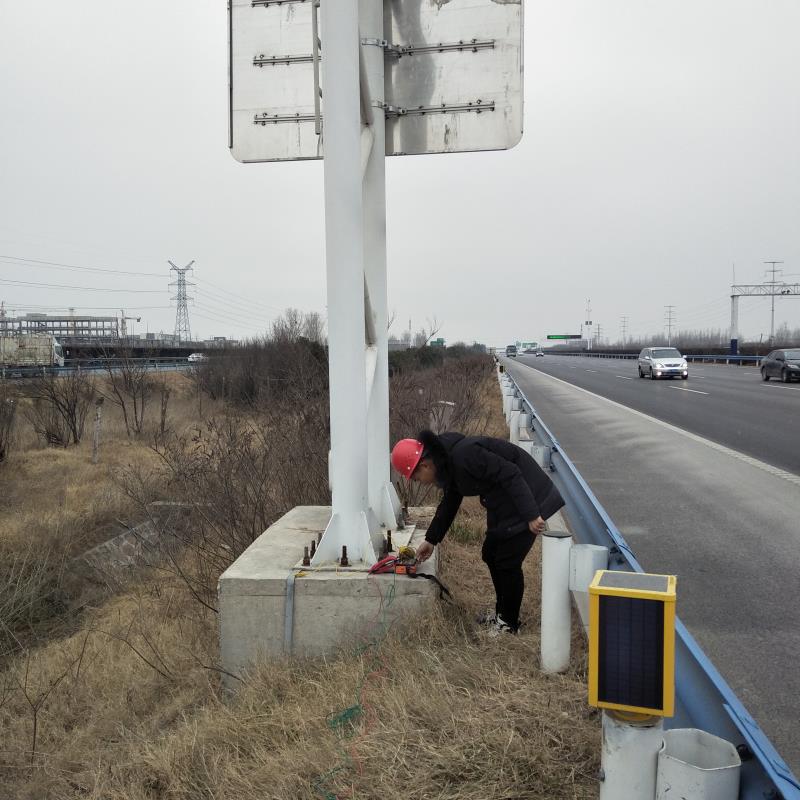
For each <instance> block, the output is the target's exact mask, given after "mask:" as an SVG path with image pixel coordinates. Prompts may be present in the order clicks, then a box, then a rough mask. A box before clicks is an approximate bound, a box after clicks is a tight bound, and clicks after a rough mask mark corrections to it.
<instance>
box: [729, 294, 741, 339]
mask: <svg viewBox="0 0 800 800" xmlns="http://www.w3.org/2000/svg"><path fill="white" fill-rule="evenodd" d="M738 339H739V295H737V294H732V295H731V343H733V341H734V340H738Z"/></svg>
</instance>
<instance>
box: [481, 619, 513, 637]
mask: <svg viewBox="0 0 800 800" xmlns="http://www.w3.org/2000/svg"><path fill="white" fill-rule="evenodd" d="M504 633H511V634H515V633H516V631H515V630H514V628H512V627H511V626H510V625H509V624H508V623H507V622H506V621H505V620H504V619H503V618H502V617H501V616H500V615H499V614H498V615H497V619H496V620H495V622H494V625H493V626H492V627H490V628H489V631H488V635H489V636H491V637H492V638H493V639H494V638H496V637H498V636H502V635H503V634H504Z"/></svg>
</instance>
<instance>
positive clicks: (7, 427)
mask: <svg viewBox="0 0 800 800" xmlns="http://www.w3.org/2000/svg"><path fill="white" fill-rule="evenodd" d="M16 413H17V399H16V397H14V396H13V395H12V394H11V392H10V391H9V390H8V389H7V388H6V387H5V386H3V385H2V384H0V464H2V463H3V462H4V461H6V460H7V459H8V456H9V454H10V453H11V446H12V444H13V439H14V419H15V417H16Z"/></svg>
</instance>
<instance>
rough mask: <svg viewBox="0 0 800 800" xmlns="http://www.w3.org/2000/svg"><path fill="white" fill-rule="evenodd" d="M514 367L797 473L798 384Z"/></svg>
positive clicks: (587, 361)
mask: <svg viewBox="0 0 800 800" xmlns="http://www.w3.org/2000/svg"><path fill="white" fill-rule="evenodd" d="M517 361H518V362H519V363H521V364H526V365H528V366H532V367H535V368H536V369H538V370H540V371H542V372H545V373H547V374H548V375H553V376H555V377H557V378H561V379H562V380H565V381H568V382H569V383H572V384H575V385H576V386H580V387H582V388H584V389H588V390H589V391H591V392H595V393H596V394H599V395H602V396H603V397H607V398H609V399H611V400H615V401H617V402H618V403H622V404H623V405H626V406H629V407H630V408H634V409H636V410H637V411H641V412H643V413H644V414H650V415H652V416H657V417H658V418H659V419H662V420H664V421H666V422H669V423H672V424H673V425H677V426H678V427H680V428H684V429H685V430H688V431H692V432H693V433H697V434H698V435H700V436H703V437H706V438H708V439H711V440H712V441H715V442H718V443H720V444H722V445H725V446H727V447H732V448H734V449H735V450H738V451H739V452H742V453H746V454H747V455H750V456H753V457H754V458H757V459H760V460H762V461H765V462H767V463H768V464H772V465H774V466H776V467H781V468H782V469H786V470H790V471H792V472H795V473H800V382H796V383H789V384H784V383H781V382H780V381H778V380H775V379H774V378H773V379H772V380H770V381H767V382H764V381H762V380H761V375H760V373H759V371H758V369H756V367H754V366H753V367H749V366H746V367H739V366H726V365H723V364H689V379H688V380H687V381H681V380H676V379H674V378H673V379H671V380H657V381H651V380H649V379H648V378H644V379H640V378H639V377H638V372H637V369H636V364H637V362H636V361H635V360H633V361H631V360H625V359H606V358H582V357H580V356H545V357H544V358H536V357H535V356H530V355H523V356H519V358H518V359H517Z"/></svg>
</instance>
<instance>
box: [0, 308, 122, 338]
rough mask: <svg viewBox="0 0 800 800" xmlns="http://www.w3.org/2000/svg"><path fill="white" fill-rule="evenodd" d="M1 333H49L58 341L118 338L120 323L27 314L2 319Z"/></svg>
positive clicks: (91, 318) (109, 320)
mask: <svg viewBox="0 0 800 800" xmlns="http://www.w3.org/2000/svg"><path fill="white" fill-rule="evenodd" d="M0 333H3V334H5V335H12V336H13V335H16V334H26V333H48V334H50V335H51V336H55V337H56V339H64V338H69V337H73V338H106V339H110V338H117V337H118V336H119V322H118V320H117V318H116V317H78V316H73V315H69V314H65V315H63V316H51V315H49V314H26V315H25V316H23V317H5V316H4V317H2V318H0Z"/></svg>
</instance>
